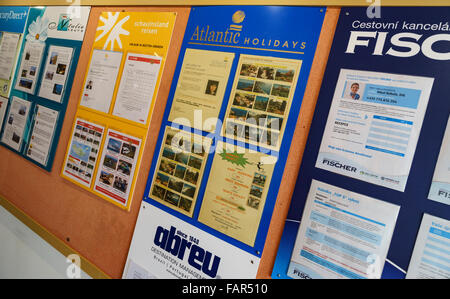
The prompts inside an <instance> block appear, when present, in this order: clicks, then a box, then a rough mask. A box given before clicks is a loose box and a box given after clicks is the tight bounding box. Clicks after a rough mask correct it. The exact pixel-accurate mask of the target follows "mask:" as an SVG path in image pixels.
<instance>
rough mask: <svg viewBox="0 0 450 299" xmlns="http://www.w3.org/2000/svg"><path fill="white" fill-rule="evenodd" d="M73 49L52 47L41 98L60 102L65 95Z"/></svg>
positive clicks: (40, 90) (49, 50) (42, 84)
mask: <svg viewBox="0 0 450 299" xmlns="http://www.w3.org/2000/svg"><path fill="white" fill-rule="evenodd" d="M72 54H73V49H72V48H68V47H58V46H50V47H49V49H48V57H47V61H46V63H45V69H44V76H43V77H42V81H41V87H40V89H39V96H40V97H43V98H46V99H49V100H52V101H55V102H58V103H60V102H61V98H62V96H63V93H64V89H65V84H66V79H67V75H68V73H69V67H70V62H71V60H72Z"/></svg>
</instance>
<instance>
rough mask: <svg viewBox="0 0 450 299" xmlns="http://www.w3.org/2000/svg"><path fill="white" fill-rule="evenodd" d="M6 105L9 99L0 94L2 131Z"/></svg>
mask: <svg viewBox="0 0 450 299" xmlns="http://www.w3.org/2000/svg"><path fill="white" fill-rule="evenodd" d="M6 106H8V99H7V98H4V97H1V96H0V131H1V130H2V125H3V119H4V118H5V113H6Z"/></svg>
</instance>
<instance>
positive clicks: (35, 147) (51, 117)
mask: <svg viewBox="0 0 450 299" xmlns="http://www.w3.org/2000/svg"><path fill="white" fill-rule="evenodd" d="M36 107H37V111H36V115H35V118H34V127H33V130H32V132H31V138H30V142H29V145H28V150H27V153H26V155H27V157H29V158H31V159H33V160H34V161H36V162H38V163H40V164H42V165H47V160H48V153H49V151H50V146H51V145H52V141H53V135H54V132H55V126H56V121H57V120H58V111H55V110H53V109H50V108H47V107H44V106H41V105H37V106H36Z"/></svg>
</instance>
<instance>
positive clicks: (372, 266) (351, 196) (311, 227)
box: [287, 180, 400, 278]
mask: <svg viewBox="0 0 450 299" xmlns="http://www.w3.org/2000/svg"><path fill="white" fill-rule="evenodd" d="M399 209H400V207H399V206H396V205H393V204H390V203H387V202H384V201H380V200H377V199H374V198H371V197H368V196H364V195H362V194H358V193H355V192H350V191H348V190H345V189H342V188H338V187H335V186H332V185H328V184H325V183H322V182H319V181H316V180H313V181H312V183H311V188H310V190H309V193H308V198H307V202H306V206H305V210H304V212H303V216H302V220H301V223H300V228H299V231H298V234H297V239H296V241H295V246H294V250H293V252H292V257H291V263H290V264H289V269H288V273H287V274H288V275H289V276H290V277H292V278H380V277H381V273H382V271H383V266H384V262H385V259H386V255H387V251H388V249H389V244H390V242H391V238H392V233H393V231H394V227H395V223H396V221H397V215H398V212H399Z"/></svg>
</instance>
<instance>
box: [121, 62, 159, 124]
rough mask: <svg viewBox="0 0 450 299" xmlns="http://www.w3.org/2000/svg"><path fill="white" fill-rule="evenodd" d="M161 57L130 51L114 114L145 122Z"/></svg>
mask: <svg viewBox="0 0 450 299" xmlns="http://www.w3.org/2000/svg"><path fill="white" fill-rule="evenodd" d="M161 63H162V62H161V57H157V56H151V55H145V54H135V53H128V55H127V59H126V61H125V65H124V68H123V73H122V78H121V79H120V85H119V91H118V92H117V98H116V103H115V105H114V111H113V114H114V115H117V116H120V117H123V118H126V119H129V120H132V121H135V122H138V123H141V124H145V123H146V122H147V118H148V113H149V110H150V107H151V106H152V100H153V96H154V93H155V87H156V81H157V79H158V74H159V70H160V67H161Z"/></svg>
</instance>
